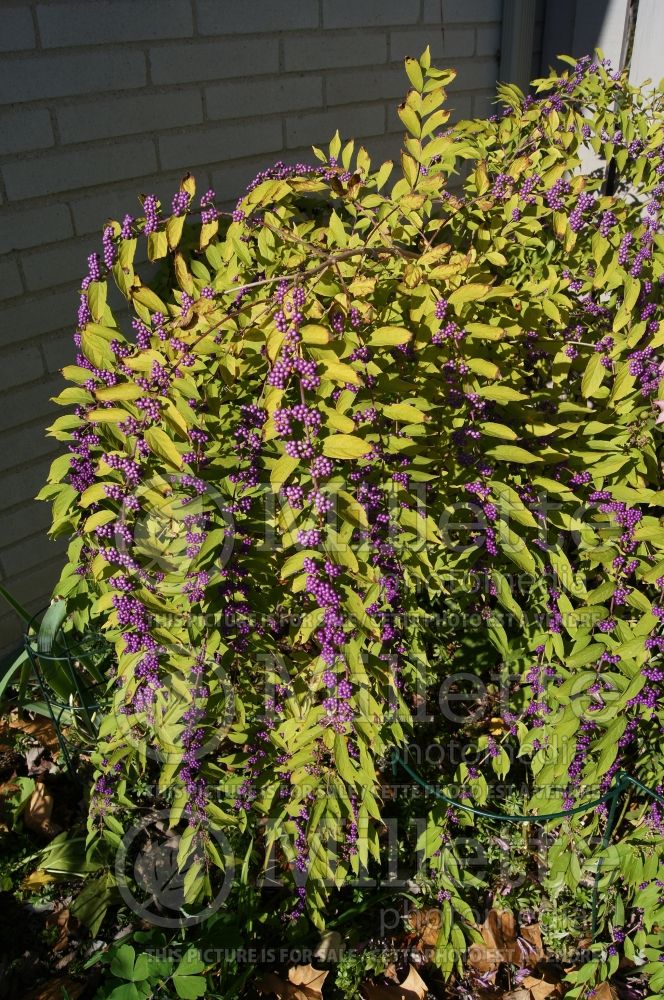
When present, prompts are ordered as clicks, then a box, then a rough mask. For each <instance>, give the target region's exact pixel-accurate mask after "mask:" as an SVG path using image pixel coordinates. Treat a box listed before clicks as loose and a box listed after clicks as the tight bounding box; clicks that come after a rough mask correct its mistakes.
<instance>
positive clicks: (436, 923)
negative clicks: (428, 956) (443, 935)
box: [409, 907, 441, 950]
mask: <svg viewBox="0 0 664 1000" xmlns="http://www.w3.org/2000/svg"><path fill="white" fill-rule="evenodd" d="M440 920H441V913H440V910H437V909H436V908H435V907H431V908H430V909H428V910H414V911H413V912H412V913H411V914H410V917H409V921H410V923H411V925H412V928H413V930H414V931H415V934H416V935H417V937H418V942H417V947H418V948H419V949H420V950H421V949H422V948H435V947H436V941H437V940H438V933H439V931H440Z"/></svg>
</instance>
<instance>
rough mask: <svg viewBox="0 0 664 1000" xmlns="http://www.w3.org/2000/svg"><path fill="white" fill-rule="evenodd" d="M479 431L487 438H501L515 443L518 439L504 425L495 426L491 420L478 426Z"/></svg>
mask: <svg viewBox="0 0 664 1000" xmlns="http://www.w3.org/2000/svg"><path fill="white" fill-rule="evenodd" d="M480 429H481V430H482V432H483V433H484V434H486V435H487V437H497V438H503V439H504V440H505V441H516V440H517V439H518V437H519V435H518V434H517V433H516V432H515V431H513V430H512V428H511V427H506V426H505V424H496V423H494V422H493V421H491V420H488V421H487V422H486V423H484V424H480Z"/></svg>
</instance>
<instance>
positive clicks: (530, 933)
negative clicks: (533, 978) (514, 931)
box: [519, 924, 544, 966]
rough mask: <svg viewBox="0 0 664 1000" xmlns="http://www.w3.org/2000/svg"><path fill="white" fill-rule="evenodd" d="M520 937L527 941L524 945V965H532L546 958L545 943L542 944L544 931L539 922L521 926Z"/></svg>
mask: <svg viewBox="0 0 664 1000" xmlns="http://www.w3.org/2000/svg"><path fill="white" fill-rule="evenodd" d="M519 937H520V938H522V939H523V941H525V942H526V946H525V947H523V945H522V947H523V957H524V959H525V961H523V962H522V964H523V965H529V966H532V965H534V964H535V963H536V962H541V961H542V959H543V958H544V945H543V944H542V931H541V930H540V925H539V924H526V925H525V926H521V927H520V928H519Z"/></svg>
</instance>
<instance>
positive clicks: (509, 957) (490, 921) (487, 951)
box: [468, 910, 521, 972]
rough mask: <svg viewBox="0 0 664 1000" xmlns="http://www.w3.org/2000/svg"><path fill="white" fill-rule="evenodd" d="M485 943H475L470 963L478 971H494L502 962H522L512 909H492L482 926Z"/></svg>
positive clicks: (518, 963) (469, 952) (469, 955)
mask: <svg viewBox="0 0 664 1000" xmlns="http://www.w3.org/2000/svg"><path fill="white" fill-rule="evenodd" d="M480 932H481V934H482V938H483V940H484V944H473V945H471V947H470V949H469V951H468V964H469V965H470V966H471V968H473V969H475V970H477V971H478V972H493V971H494V970H495V969H497V968H498V966H499V965H500V964H501V962H510V963H513V964H514V965H520V964H521V949H520V948H519V945H518V942H517V928H516V920H515V919H514V914H513V913H512V912H511V911H510V910H490V911H489V913H488V915H487V918H486V920H485V921H484V923H483V924H482V926H481V927H480Z"/></svg>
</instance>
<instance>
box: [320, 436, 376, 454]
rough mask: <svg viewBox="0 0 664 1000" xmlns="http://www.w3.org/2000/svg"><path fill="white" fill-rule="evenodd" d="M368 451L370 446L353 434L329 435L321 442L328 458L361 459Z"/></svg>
mask: <svg viewBox="0 0 664 1000" xmlns="http://www.w3.org/2000/svg"><path fill="white" fill-rule="evenodd" d="M370 451H371V445H370V444H368V443H367V442H366V441H363V440H362V438H359V437H356V436H355V435H353V434H329V435H328V436H327V437H326V438H325V439H324V441H323V454H324V455H327V457H328V458H361V457H362V456H363V455H367V454H368V453H369V452H370Z"/></svg>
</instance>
